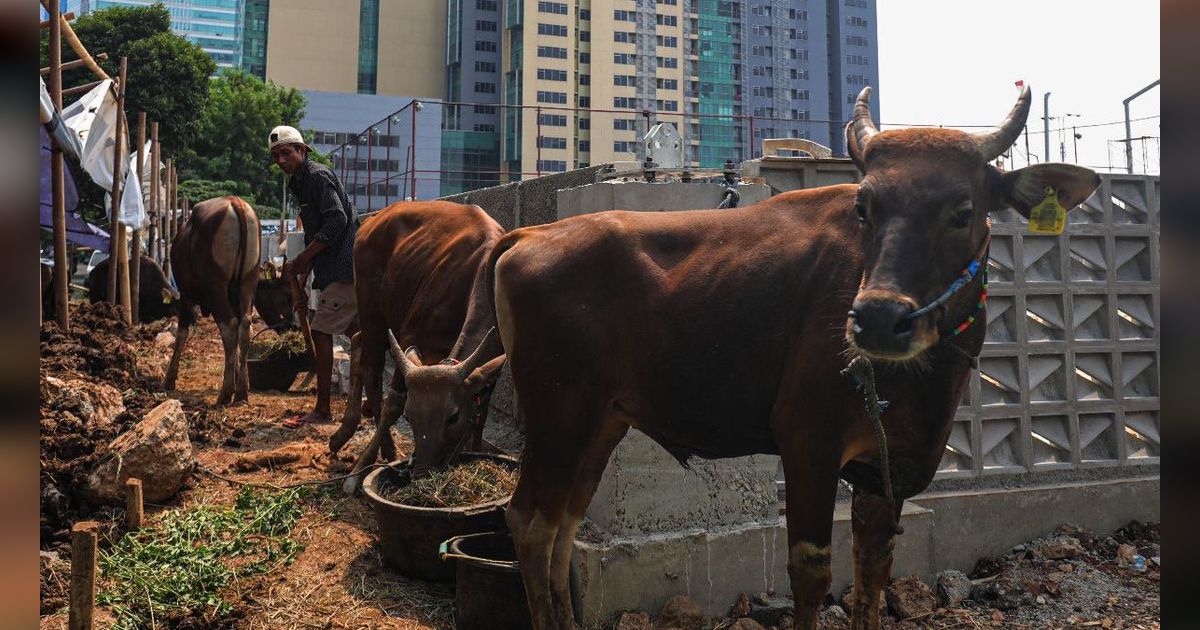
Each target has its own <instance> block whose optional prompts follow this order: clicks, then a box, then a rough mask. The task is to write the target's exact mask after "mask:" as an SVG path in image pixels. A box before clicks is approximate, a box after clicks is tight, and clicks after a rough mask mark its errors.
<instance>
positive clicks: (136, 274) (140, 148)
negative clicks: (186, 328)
mask: <svg viewBox="0 0 1200 630" xmlns="http://www.w3.org/2000/svg"><path fill="white" fill-rule="evenodd" d="M145 167H146V112H138V144H137V178H138V188H139V190H138V191H137V194H139V195H141V196H142V201H143V202H144V201H145V200H146V195H145V194H144V193H143V191H144V190H146V183H145V182H143V181H142V179H143V177H144V175H143V174H144V173H145V172H146V169H145ZM130 249H131V250H132V254H130V258H131V259H132V260H133V268H132V269H130V270H129V318H130V320H132V321H135V322H136V321H138V306H139V304H140V302H141V294H142V231H141V230H134V231H133V245H132V246H131V247H130Z"/></svg>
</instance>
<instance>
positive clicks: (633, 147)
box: [613, 140, 638, 153]
mask: <svg viewBox="0 0 1200 630" xmlns="http://www.w3.org/2000/svg"><path fill="white" fill-rule="evenodd" d="M637 144H638V143H637V142H627V141H625V140H617V141H616V142H613V151H616V152H617V153H633V152H635V151H637Z"/></svg>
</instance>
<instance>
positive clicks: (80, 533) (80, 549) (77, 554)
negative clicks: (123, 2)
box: [51, 0, 100, 630]
mask: <svg viewBox="0 0 1200 630" xmlns="http://www.w3.org/2000/svg"><path fill="white" fill-rule="evenodd" d="M51 2H52V3H53V4H55V5H57V4H58V1H57V0H51ZM99 527H100V525H99V524H98V523H96V522H95V521H80V522H78V523H75V526H74V527H72V528H71V604H70V609H69V612H68V617H67V628H68V629H69V630H91V628H92V625H93V624H92V614H93V612H94V609H95V606H96V532H97V530H98V529H99Z"/></svg>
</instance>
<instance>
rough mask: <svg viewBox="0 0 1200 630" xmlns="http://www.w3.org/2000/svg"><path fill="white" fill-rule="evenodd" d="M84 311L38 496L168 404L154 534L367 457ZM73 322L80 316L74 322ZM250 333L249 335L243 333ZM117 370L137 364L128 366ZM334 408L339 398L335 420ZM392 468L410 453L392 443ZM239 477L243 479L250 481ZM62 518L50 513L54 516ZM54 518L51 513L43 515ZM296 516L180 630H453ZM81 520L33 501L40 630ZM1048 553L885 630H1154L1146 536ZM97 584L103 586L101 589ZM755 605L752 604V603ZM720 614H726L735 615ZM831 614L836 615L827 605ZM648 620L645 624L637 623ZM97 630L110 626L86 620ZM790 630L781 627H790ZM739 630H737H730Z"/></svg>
mask: <svg viewBox="0 0 1200 630" xmlns="http://www.w3.org/2000/svg"><path fill="white" fill-rule="evenodd" d="M102 308H103V307H96V309H97V310H96V311H95V312H92V311H88V312H87V314H84V315H81V316H79V317H77V319H76V325H77V326H80V325H86V326H87V327H89V328H90V329H91V332H90V333H88V334H80V333H78V332H77V333H76V335H75V336H74V338H69V337H67V336H64V335H61V334H60V333H59V332H58V331H57V330H55V329H51V330H49V331H47V330H46V329H43V332H42V350H43V360H42V381H43V400H42V416H43V417H42V427H43V435H42V468H43V493H44V494H45V487H46V485H47V482H48V481H49V482H50V485H54V486H55V487H56V492H59V493H60V494H61V495H63V496H64V497H69V496H70V495H71V493H72V489H73V488H72V481H73V479H75V478H76V477H77V475H79V474H81V472H82V471H84V470H85V469H86V468H87V467H88V466H90V465H92V464H93V463H94V462H95V461H96V460H97V458H98V457H99V456H100V455H101V454H102V453H103V451H104V446H105V445H106V444H107V442H108V441H109V440H111V439H112V438H113V437H115V436H116V435H118V434H119V433H120V432H121V431H123V430H125V429H127V428H128V427H129V426H132V424H133V423H134V422H136V421H137V420H138V419H139V418H140V417H141V415H142V414H143V413H145V412H146V411H148V410H149V409H150V408H152V407H153V406H155V405H156V404H158V402H161V401H162V400H164V399H166V398H168V397H171V398H177V399H179V400H180V401H181V403H182V405H183V408H184V410H185V411H186V412H187V413H188V417H189V421H190V423H191V431H190V437H191V439H192V442H193V447H194V449H195V451H196V454H197V459H198V461H199V463H200V466H201V470H200V471H199V472H197V473H196V474H195V475H194V476H193V478H192V479H191V481H190V482H189V484H188V487H187V488H186V489H185V490H184V491H183V492H182V493H180V494H179V495H178V496H177V497H176V498H175V499H174V500H173V501H172V502H171V503H170V504H169V505H163V506H159V505H148V506H147V518H148V519H149V520H150V521H151V522H153V520H154V518H155V517H156V515H158V514H161V513H162V512H163V511H165V510H180V509H182V510H187V509H189V508H191V507H194V506H197V505H202V504H222V505H227V504H231V503H232V502H233V500H234V497H235V496H236V494H237V492H238V490H239V488H238V487H237V486H236V485H234V484H232V483H229V482H228V481H225V480H222V479H219V478H217V477H216V476H214V475H213V474H209V472H206V471H211V473H216V474H217V475H221V476H224V477H228V478H230V479H235V480H238V481H243V482H249V481H256V482H269V483H274V484H289V483H293V482H297V481H306V480H323V479H328V478H329V477H332V476H335V475H338V474H342V473H344V472H346V471H347V470H348V469H349V466H350V462H351V458H352V455H353V454H354V453H357V452H358V451H359V450H360V449H361V448H362V447H364V446H365V445H366V442H367V441H368V439H369V432H368V430H367V429H366V428H365V427H364V428H360V431H359V433H358V434H357V435H356V436H355V438H354V440H353V441H351V443H350V444H349V445H347V447H346V448H344V449H343V451H342V455H341V456H340V457H339V458H331V457H330V456H329V454H328V452H327V448H326V445H325V444H326V439H327V437H328V436H329V434H330V433H332V432H333V429H334V426H333V425H309V426H305V427H302V428H300V429H288V428H285V427H284V426H283V425H282V421H283V420H284V419H286V418H289V417H291V416H294V415H297V414H302V413H304V412H306V411H307V410H308V409H309V408H310V405H311V404H312V403H313V400H314V392H313V389H312V387H311V386H310V387H309V388H308V390H307V391H304V392H299V393H297V392H291V393H280V392H251V394H250V401H249V403H248V404H242V405H235V406H230V407H224V408H221V407H216V406H214V405H213V404H212V403H213V401H214V400H215V399H216V395H217V389H218V388H219V385H220V380H221V370H222V367H223V361H222V353H221V346H220V341H219V337H218V335H217V331H216V327H215V325H214V324H213V323H212V321H211V320H209V319H205V320H202V322H201V323H200V324H199V328H198V330H196V331H195V332H194V333H193V334H192V335H191V339H190V341H189V346H188V348H187V350H186V352H185V354H184V357H183V361H182V364H181V370H180V375H179V379H178V384H179V390H178V391H175V392H165V393H164V392H160V391H157V388H158V385H157V382H158V381H159V380H161V375H162V369H163V367H164V366H165V362H166V359H167V357H169V353H170V348H169V346H167V345H165V344H166V339H165V338H160V339H158V340H156V336H158V335H159V333H161V332H163V331H164V330H167V329H169V328H170V327H172V326H173V324H168V323H166V322H160V323H159V324H156V325H151V326H143V327H137V328H136V329H134V330H122V327H120V326H113V325H112V324H111V323H110V322H109V321H108V318H107V317H106V315H108V313H104V312H101V310H99V309H102ZM81 310H83V309H81ZM259 327H260V326H259V325H256V326H255V330H257V329H258V328H259ZM129 357H133V359H130V358H129ZM48 378H56V379H59V380H69V379H83V380H93V381H104V382H109V383H111V384H112V385H113V386H114V387H115V388H116V389H117V390H119V391H120V392H121V398H122V401H123V403H124V405H125V406H126V412H125V413H123V414H121V415H120V416H118V418H117V420H116V421H115V422H113V423H112V424H111V425H108V426H104V427H95V426H89V425H88V423H87V422H86V420H85V418H86V416H87V415H88V414H89V413H90V409H89V408H86V407H85V406H81V405H80V404H79V403H78V401H76V400H73V399H72V397H71V396H68V395H63V394H60V393H56V392H58V391H59V390H57V389H55V387H56V386H53V384H52V383H49V384H48V382H47V379H48ZM343 404H344V403H343V401H341V400H338V397H336V396H335V402H334V415H335V417H339V416H340V414H341V411H342V405H343ZM284 446H290V447H291V450H293V451H294V454H295V455H296V457H295V458H294V460H295V461H290V462H287V463H282V464H276V465H271V464H268V465H267V466H266V467H265V468H254V467H248V466H246V465H244V464H239V457H240V456H241V455H243V454H246V453H248V452H253V451H261V450H269V449H276V448H279V447H284ZM397 449H398V451H399V452H400V454H401V456H404V455H405V454H406V453H407V452H408V451H409V450H410V449H411V441H410V440H407V439H406V438H403V437H401V438H399V439H398V440H397ZM247 468H251V469H249V470H247ZM56 501H58V502H59V503H62V505H58V504H57V503H56ZM48 505H50V506H52V507H53V506H55V505H58V507H59V508H60V509H58V510H57V511H58V512H59V513H57V514H55V513H49V514H48V512H55V511H56V510H53V509H49V508H48V507H47V506H48ZM303 508H304V514H303V516H302V517H301V519H300V521H299V522H298V524H297V525H296V526H295V528H294V529H293V530H292V536H293V537H294V538H295V539H297V540H298V541H299V542H300V543H302V544H303V545H304V550H303V551H302V552H301V553H300V554H299V555H298V556H297V557H296V559H295V561H294V563H293V564H291V565H290V566H287V567H286V568H281V569H277V570H274V571H272V572H270V573H266V574H263V575H258V576H255V577H253V578H249V579H242V580H241V581H239V582H237V583H236V584H235V585H234V586H233V587H232V588H231V589H230V592H228V593H226V595H225V597H226V599H227V600H229V601H233V602H236V605H235V609H234V613H233V616H232V617H231V618H227V619H222V620H197V619H194V618H193V619H189V620H188V622H187V623H184V624H181V625H179V626H178V627H188V628H208V627H238V628H406V629H407V628H452V627H453V621H452V608H453V587H452V586H451V585H445V584H431V583H426V582H421V581H416V580H409V579H406V578H404V577H402V576H400V575H398V574H397V573H396V572H394V571H393V570H391V569H390V568H388V567H386V566H385V565H384V564H383V562H382V559H381V554H380V548H379V545H378V542H377V540H376V536H375V522H374V520H375V519H374V515H373V514H372V512H371V510H370V508H369V507H368V505H367V504H366V503H365V501H363V500H362V498H361V497H358V498H351V497H346V496H345V495H343V494H342V492H341V490H340V484H334V485H330V486H325V487H324V488H323V489H321V490H318V491H316V492H314V493H312V494H310V495H309V496H308V497H307V498H306V499H304V504H303ZM80 518H91V519H93V520H98V521H101V522H102V523H109V524H116V523H120V522H121V521H122V520H123V518H124V516H123V511H122V510H121V509H120V508H96V507H94V506H89V505H87V504H86V503H83V502H79V501H76V500H74V499H67V498H64V499H62V500H61V501H59V500H57V499H55V500H50V501H49V502H48V500H47V499H46V498H45V496H44V497H43V527H42V552H43V554H42V580H41V581H42V613H43V617H42V623H41V625H42V627H44V628H60V627H65V626H66V613H65V608H64V607H65V604H66V597H65V596H66V593H67V585H68V581H69V576H70V565H69V562H68V559H69V557H70V548H69V541H68V538H67V531H68V530H69V525H70V523H71V522H73V521H74V520H77V519H80ZM118 530H119V527H118V526H116V525H110V527H109V528H108V529H106V530H104V531H102V544H106V543H105V541H108V544H111V541H110V539H111V538H114V537H115V536H117V535H119V531H118ZM1048 535H1049V536H1051V537H1050V538H1048V539H1047V540H1050V541H1054V540H1058V539H1059V538H1061V537H1063V536H1068V535H1069V536H1071V537H1072V538H1073V539H1074V540H1077V541H1078V543H1079V550H1078V552H1077V553H1073V555H1071V556H1069V557H1064V558H1058V559H1053V560H1051V559H1047V558H1046V557H1045V555H1044V554H1042V553H1040V552H1039V551H1036V550H1038V549H1042V548H1043V547H1044V545H1045V544H1046V540H1039V541H1030V542H1029V543H1028V544H1026V545H1023V546H1018V547H1017V548H1014V550H1013V551H1012V552H1010V553H1009V554H1006V555H1003V556H1000V557H997V558H988V559H982V560H980V562H979V564H978V565H977V566H976V569H975V571H974V572H972V573H971V574H970V576H969V577H970V578H971V579H972V582H973V584H972V586H971V598H970V599H967V600H966V601H964V602H962V603H959V604H956V605H953V606H949V607H937V608H934V609H933V610H931V611H930V612H929V613H927V614H924V615H922V616H920V617H916V618H911V619H908V620H900V619H898V618H896V617H895V616H894V615H891V616H888V617H886V618H885V619H884V623H883V627H884V628H887V629H893V628H904V629H909V628H945V629H950V628H985V627H986V628H991V627H1005V628H1039V629H1040V628H1055V629H1056V628H1086V627H1097V628H1138V629H1142V628H1158V627H1159V621H1158V620H1159V614H1158V605H1159V589H1158V586H1159V585H1158V580H1159V577H1160V573H1159V567H1158V564H1157V561H1156V560H1150V559H1151V558H1157V557H1158V556H1159V553H1160V552H1159V547H1158V545H1159V538H1158V529H1157V527H1156V526H1134V527H1129V528H1126V529H1125V530H1122V531H1121V532H1118V533H1116V534H1115V535H1113V536H1111V537H1105V536H1100V537H1097V536H1095V535H1093V534H1091V533H1090V532H1087V531H1085V530H1079V529H1078V528H1070V527H1068V528H1066V529H1064V530H1063V531H1060V532H1048ZM1121 544H1129V545H1132V546H1133V547H1135V548H1136V549H1137V551H1138V553H1141V554H1142V555H1143V556H1145V557H1146V558H1147V559H1148V560H1147V570H1146V571H1145V572H1144V573H1139V572H1135V571H1132V570H1130V569H1128V568H1125V567H1122V566H1120V563H1119V562H1118V561H1117V559H1116V558H1117V555H1118V552H1119V549H1120V545H1121ZM101 579H103V578H101ZM750 595H751V596H753V593H751V594H750ZM731 604H732V602H731ZM827 604H828V605H832V604H834V600H833V598H828V601H827ZM828 605H827V607H826V608H825V609H824V610H823V611H822V614H821V627H822V628H828V629H839V628H848V627H849V624H848V621H847V620H846V619H844V618H843V616H842V615H841V614H839V612H840V611H841V609H840V608H838V609H835V608H833V607H831V606H828ZM647 612H648V613H649V614H650V616H653V615H654V614H655V613H656V612H657V611H647ZM97 616H98V624H97V625H98V626H99V627H105V626H106V625H108V624H107V623H105V621H106V620H111V617H109V616H108V615H107V613H106V611H104V610H98V612H97ZM736 621H737V619H736V618H734V617H731V618H728V619H724V620H722V619H710V620H708V622H707V623H706V624H705V625H704V627H706V628H713V627H717V628H722V627H730V626H733V625H734V623H735V622H736ZM788 621H789V620H788V619H786V618H784V619H782V620H780V621H778V622H777V623H778V624H779V626H780V627H783V628H786V627H787V626H788V624H787V622H788ZM738 627H746V626H738Z"/></svg>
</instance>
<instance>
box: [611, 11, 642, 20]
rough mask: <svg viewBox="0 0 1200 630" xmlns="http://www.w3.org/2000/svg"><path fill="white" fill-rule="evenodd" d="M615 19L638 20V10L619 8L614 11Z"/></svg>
mask: <svg viewBox="0 0 1200 630" xmlns="http://www.w3.org/2000/svg"><path fill="white" fill-rule="evenodd" d="M613 19H614V20H616V21H618V22H636V21H637V12H636V11H622V10H621V9H617V10H615V11H613Z"/></svg>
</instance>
